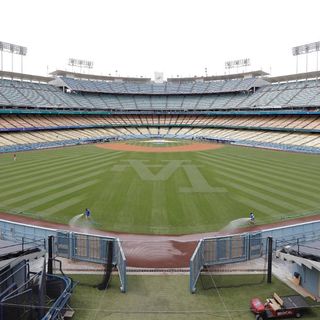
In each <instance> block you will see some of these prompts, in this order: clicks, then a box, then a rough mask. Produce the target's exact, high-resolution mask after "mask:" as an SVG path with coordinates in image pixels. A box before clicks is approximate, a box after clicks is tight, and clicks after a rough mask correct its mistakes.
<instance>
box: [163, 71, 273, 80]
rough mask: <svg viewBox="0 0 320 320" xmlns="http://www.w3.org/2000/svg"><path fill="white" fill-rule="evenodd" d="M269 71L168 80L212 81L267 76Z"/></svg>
mask: <svg viewBox="0 0 320 320" xmlns="http://www.w3.org/2000/svg"><path fill="white" fill-rule="evenodd" d="M267 75H269V73H267V72H264V71H262V70H256V71H249V72H242V73H233V74H223V75H218V76H209V77H197V76H195V77H186V78H180V77H179V78H168V79H167V80H168V82H190V81H213V80H231V79H244V78H254V77H262V76H267Z"/></svg>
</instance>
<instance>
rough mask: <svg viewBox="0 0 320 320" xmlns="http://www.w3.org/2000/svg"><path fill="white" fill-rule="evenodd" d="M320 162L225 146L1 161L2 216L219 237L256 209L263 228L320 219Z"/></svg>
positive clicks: (91, 150) (92, 150) (33, 155)
mask: <svg viewBox="0 0 320 320" xmlns="http://www.w3.org/2000/svg"><path fill="white" fill-rule="evenodd" d="M319 160H320V158H319V156H317V155H309V154H298V153H287V152H279V151H272V150H262V149H254V148H245V147H236V146H227V145H225V146H223V148H221V149H216V150H209V151H202V152H177V153H137V152H122V151H121V152H120V151H112V150H106V149H101V148H98V147H96V146H94V145H87V146H78V147H69V148H61V149H52V150H39V151H33V152H24V153H19V154H17V160H16V161H13V156H12V154H2V155H1V157H0V168H1V169H0V179H1V180H0V181H1V185H0V210H3V211H8V212H15V213H20V214H26V215H30V216H32V217H36V218H41V219H45V220H49V221H54V222H62V223H68V222H69V220H70V219H71V218H72V217H74V216H75V215H77V214H80V213H83V212H84V210H85V208H87V207H88V208H90V210H91V211H92V225H93V226H94V227H99V228H101V229H105V230H110V231H123V232H134V233H150V234H183V233H196V232H206V231H216V230H220V229H221V228H223V227H225V226H226V225H227V224H228V223H229V222H230V221H232V220H236V219H239V218H242V217H248V216H249V212H250V211H254V212H255V215H256V219H257V222H258V223H259V224H263V223H271V222H276V221H279V220H282V219H287V218H294V217H298V216H303V215H310V214H314V213H319V212H320V211H319V209H320V197H319V190H320V161H319Z"/></svg>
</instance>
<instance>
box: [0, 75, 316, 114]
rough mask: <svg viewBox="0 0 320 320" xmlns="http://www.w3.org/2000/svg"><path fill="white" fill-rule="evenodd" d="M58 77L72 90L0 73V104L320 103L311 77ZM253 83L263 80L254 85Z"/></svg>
mask: <svg viewBox="0 0 320 320" xmlns="http://www.w3.org/2000/svg"><path fill="white" fill-rule="evenodd" d="M62 79H63V82H64V83H65V85H67V86H68V87H69V88H70V90H71V92H65V90H62V89H61V88H59V87H56V86H53V85H50V84H42V83H32V82H26V81H13V80H5V79H1V80H0V106H10V107H11V106H17V107H19V106H24V107H29V106H30V107H48V108H52V107H54V108H76V109H79V108H82V109H112V110H136V109H138V110H167V109H172V110H176V109H182V110H209V109H212V110H220V109H221V110H224V109H243V108H246V109H255V108H258V107H294V108H296V107H308V106H311V107H313V106H314V107H318V106H319V105H320V82H319V81H316V80H309V81H299V82H291V83H280V84H268V83H267V82H266V81H264V80H261V79H255V78H250V79H233V80H224V81H222V80H220V81H202V82H199V81H190V82H181V83H173V82H165V83H161V84H158V83H152V82H150V83H142V84H141V83H130V82H117V81H113V82H105V81H104V82H103V81H90V80H77V79H71V78H62ZM261 81H262V82H261ZM258 84H259V86H261V85H262V84H263V86H262V87H260V88H259V87H255V86H256V85H258ZM253 88H255V90H253Z"/></svg>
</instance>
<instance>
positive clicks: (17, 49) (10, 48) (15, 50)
mask: <svg viewBox="0 0 320 320" xmlns="http://www.w3.org/2000/svg"><path fill="white" fill-rule="evenodd" d="M0 51H1V71H3V53H4V52H8V53H11V71H12V72H13V55H14V54H18V55H20V56H21V64H20V67H21V73H23V57H24V56H25V55H27V48H26V47H22V46H19V45H17V44H13V43H8V42H3V41H0Z"/></svg>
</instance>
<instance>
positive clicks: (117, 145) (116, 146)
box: [96, 142, 223, 152]
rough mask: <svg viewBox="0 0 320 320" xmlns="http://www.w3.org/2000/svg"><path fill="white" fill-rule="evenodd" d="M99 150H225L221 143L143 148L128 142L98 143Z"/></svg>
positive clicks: (193, 143)
mask: <svg viewBox="0 0 320 320" xmlns="http://www.w3.org/2000/svg"><path fill="white" fill-rule="evenodd" d="M96 146H97V147H98V148H102V149H109V150H117V151H131V152H192V151H205V150H212V149H220V148H223V145H222V144H219V143H205V142H191V143H190V144H184V145H178V146H177V145H174V144H173V145H172V146H165V147H161V146H157V147H152V146H147V145H146V146H143V145H134V144H129V143H126V142H111V143H98V144H96Z"/></svg>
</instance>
